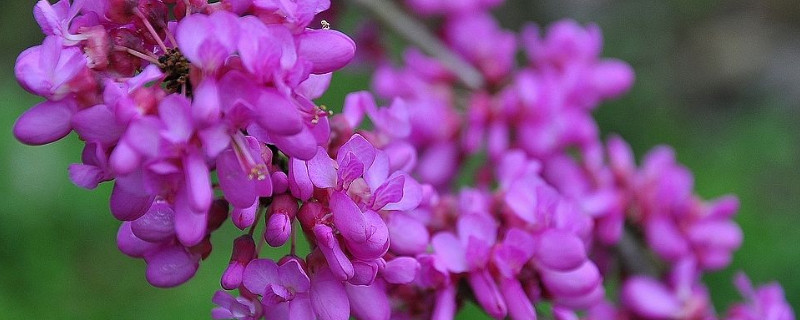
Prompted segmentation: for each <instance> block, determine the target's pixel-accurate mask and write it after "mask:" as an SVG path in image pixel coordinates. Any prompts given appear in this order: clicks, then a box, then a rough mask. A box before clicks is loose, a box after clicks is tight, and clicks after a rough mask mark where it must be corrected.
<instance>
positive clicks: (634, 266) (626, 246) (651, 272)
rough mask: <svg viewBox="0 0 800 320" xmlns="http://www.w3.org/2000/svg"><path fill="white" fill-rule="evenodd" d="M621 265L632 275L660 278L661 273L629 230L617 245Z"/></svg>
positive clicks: (624, 232)
mask: <svg viewBox="0 0 800 320" xmlns="http://www.w3.org/2000/svg"><path fill="white" fill-rule="evenodd" d="M617 253H619V259H620V263H621V264H622V267H623V268H624V270H626V271H627V272H629V273H632V274H640V275H648V276H651V277H658V276H659V275H660V274H661V272H660V271H659V267H658V266H657V265H656V264H655V262H654V261H653V260H652V258H651V257H650V256H649V255H648V254H647V251H646V249H645V248H644V247H642V244H641V243H640V242H639V241H638V240H637V239H636V237H634V236H633V235H632V234H631V233H630V231H628V230H627V229H626V230H625V231H623V233H622V238H621V239H620V240H619V243H618V244H617Z"/></svg>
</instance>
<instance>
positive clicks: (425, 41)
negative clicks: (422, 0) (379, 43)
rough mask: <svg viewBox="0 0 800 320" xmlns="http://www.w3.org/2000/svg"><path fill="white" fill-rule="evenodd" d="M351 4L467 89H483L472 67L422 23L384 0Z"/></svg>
mask: <svg viewBox="0 0 800 320" xmlns="http://www.w3.org/2000/svg"><path fill="white" fill-rule="evenodd" d="M351 1H352V2H355V3H357V4H359V5H360V6H362V7H363V8H365V9H367V11H369V13H370V14H371V15H372V16H374V17H375V18H376V19H378V20H380V21H381V22H382V23H383V24H384V25H385V26H386V27H388V28H390V29H392V30H394V32H395V33H397V34H398V35H399V36H401V37H403V38H405V39H406V40H407V41H408V42H411V43H412V44H414V45H416V46H418V47H419V48H420V49H422V50H423V51H425V52H427V53H428V54H430V55H431V56H433V57H434V58H436V59H438V60H439V61H440V62H441V63H442V64H443V65H444V66H445V67H446V68H447V69H448V70H450V71H451V72H452V73H453V74H455V76H456V77H458V79H459V81H460V82H461V83H462V84H463V85H464V86H466V87H467V88H470V89H479V88H481V87H483V85H484V83H485V80H484V78H483V75H481V73H480V72H479V71H478V70H477V69H475V67H473V66H472V65H470V64H469V63H467V62H466V61H465V60H464V59H462V58H461V57H460V56H458V55H457V54H456V53H454V52H453V51H451V50H450V49H449V48H447V46H446V45H445V44H444V43H442V42H441V41H439V39H437V38H436V37H435V36H433V34H431V33H430V32H429V31H428V30H427V29H425V27H423V24H422V22H420V21H418V20H417V19H415V18H413V17H411V16H409V15H407V14H406V13H405V12H403V11H402V10H401V9H400V8H398V7H397V5H395V4H394V3H393V2H391V1H386V0H351Z"/></svg>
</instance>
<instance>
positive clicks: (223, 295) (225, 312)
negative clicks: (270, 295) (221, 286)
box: [211, 290, 261, 320]
mask: <svg viewBox="0 0 800 320" xmlns="http://www.w3.org/2000/svg"><path fill="white" fill-rule="evenodd" d="M211 301H212V302H214V304H216V305H218V306H219V307H216V308H214V309H213V310H211V317H212V318H214V319H239V320H256V319H258V318H260V317H261V306H260V305H259V303H258V302H257V301H253V300H251V299H248V298H245V297H243V296H240V297H236V298H234V297H232V296H231V295H230V294H229V293H227V292H225V291H221V290H220V291H217V292H215V293H214V298H212V299H211Z"/></svg>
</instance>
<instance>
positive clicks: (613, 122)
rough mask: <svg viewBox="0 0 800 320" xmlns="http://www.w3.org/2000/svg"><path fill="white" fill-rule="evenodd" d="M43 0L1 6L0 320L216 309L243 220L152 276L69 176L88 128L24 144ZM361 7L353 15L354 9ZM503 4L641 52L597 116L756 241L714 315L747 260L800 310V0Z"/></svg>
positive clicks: (201, 314)
mask: <svg viewBox="0 0 800 320" xmlns="http://www.w3.org/2000/svg"><path fill="white" fill-rule="evenodd" d="M34 3H35V2H34V1H2V4H0V9H1V10H0V194H1V195H2V198H3V200H2V206H0V314H2V316H0V318H4V319H23V318H25V319H47V318H56V317H58V318H62V319H63V318H67V319H78V318H81V319H108V318H114V319H145V318H146V319H174V318H195V319H199V318H208V317H209V316H210V310H211V308H212V307H213V305H212V303H211V296H212V294H213V292H214V291H215V290H217V289H218V288H219V276H220V274H221V272H222V270H224V268H225V266H226V265H227V261H228V259H229V257H230V250H231V248H230V241H231V240H232V239H233V238H234V237H235V236H236V235H237V232H236V231H237V230H236V229H235V228H234V227H233V226H232V225H231V224H226V225H224V226H223V228H222V230H221V231H219V232H217V233H215V235H214V237H215V239H217V240H216V241H215V244H216V245H217V247H216V248H214V252H213V253H212V255H211V257H210V258H209V259H208V260H206V261H204V262H203V263H202V265H201V268H200V270H199V272H198V274H197V276H196V277H195V278H194V279H193V280H191V281H190V282H188V283H187V284H185V285H183V286H181V287H179V288H174V289H157V288H153V287H150V286H149V285H148V284H147V282H146V281H145V279H144V266H145V265H144V262H143V261H141V260H136V259H131V258H128V257H127V256H125V255H123V254H122V253H120V252H119V251H118V250H117V248H116V245H115V234H116V231H117V227H118V225H119V223H118V222H117V221H116V220H114V218H113V217H112V216H111V214H110V213H109V210H108V205H107V203H108V195H109V193H110V185H107V184H106V185H103V186H101V187H100V188H98V190H95V191H87V190H83V189H80V188H78V187H76V186H74V185H72V184H71V182H70V181H69V178H68V177H67V170H66V169H67V166H68V165H69V164H70V163H73V162H78V161H80V150H81V144H80V142H79V141H78V139H77V137H76V136H75V135H74V134H73V135H71V136H69V137H68V138H67V139H64V141H60V142H57V143H54V144H51V145H47V146H40V147H28V146H24V145H22V144H21V143H19V142H17V141H16V140H14V138H13V136H12V135H11V127H12V125H13V123H14V121H15V119H16V118H17V117H18V116H19V115H20V114H21V113H22V112H23V111H24V110H26V109H28V108H29V107H31V106H32V105H33V104H35V103H37V102H38V99H37V98H36V97H33V96H32V95H30V94H28V93H27V92H25V91H23V90H22V89H21V88H20V87H19V86H18V84H17V83H16V80H15V79H14V76H13V66H14V61H15V59H16V56H17V54H19V52H21V51H22V50H24V49H25V48H27V47H30V46H33V45H37V44H39V43H41V40H42V35H41V32H40V30H39V28H38V26H37V25H36V23H35V21H34V19H33V15H32V8H33V5H34ZM351 10H353V9H352V8H345V11H344V12H345V14H349V15H350V16H358V14H352V11H351ZM348 12H350V13H348ZM495 13H496V14H497V16H498V17H501V18H500V19H499V20H500V21H501V24H502V25H503V26H504V27H506V28H508V29H511V30H518V29H519V27H520V26H521V25H522V24H523V23H524V22H525V21H534V22H536V23H538V24H539V25H547V24H549V23H551V22H553V21H556V20H559V19H563V18H572V19H575V20H577V21H580V22H583V23H586V22H596V23H597V24H598V25H600V27H601V28H602V30H603V33H604V38H605V49H604V56H606V57H615V58H619V59H622V60H625V61H627V62H629V63H630V64H631V65H632V66H633V68H634V69H635V70H636V75H637V79H636V84H635V86H634V87H633V90H632V91H631V92H630V93H629V94H628V95H627V96H625V97H624V98H622V99H620V100H617V101H614V102H611V103H608V104H606V105H603V106H601V107H600V108H599V109H598V110H597V111H596V117H597V119H598V121H599V122H600V127H601V128H602V129H603V132H604V133H606V134H607V133H612V132H613V133H619V134H621V135H622V136H623V137H625V138H626V139H627V140H628V141H629V142H630V143H631V145H632V146H633V148H634V150H635V151H636V153H637V155H638V156H641V155H642V154H644V153H645V152H646V151H647V150H649V149H650V148H652V147H653V146H655V145H658V144H668V145H671V146H673V147H674V148H675V150H676V151H677V155H678V159H679V160H680V161H681V162H682V163H683V164H685V165H686V166H687V167H688V168H690V169H691V170H692V171H693V172H694V175H695V184H696V191H697V193H699V194H700V195H701V196H703V197H704V198H713V197H717V196H720V195H723V194H727V193H734V194H737V195H738V196H739V198H740V200H741V203H742V206H741V210H740V211H739V214H738V216H737V217H736V220H737V221H738V222H739V223H740V224H741V226H742V229H743V230H744V234H745V241H744V244H743V246H742V248H741V249H740V250H739V251H738V252H737V253H736V255H735V258H734V261H733V263H732V265H731V266H730V267H729V268H727V269H725V270H722V271H719V272H716V273H711V274H708V275H706V276H705V280H706V282H707V284H708V285H709V288H710V290H711V292H712V296H713V301H714V304H715V306H716V308H717V310H725V309H727V306H728V305H730V304H731V303H733V302H735V301H738V300H740V297H739V295H738V293H737V292H736V291H735V289H734V288H733V285H732V284H731V279H732V277H733V274H734V273H735V272H736V271H739V270H745V271H746V272H747V274H748V275H750V276H751V278H752V279H753V281H754V282H757V283H763V282H768V281H779V282H780V283H781V284H782V285H783V287H784V289H785V291H786V296H787V299H788V301H789V302H790V303H791V304H792V305H793V307H794V308H795V309H796V310H800V277H797V276H796V275H795V274H796V273H795V268H796V264H797V263H798V262H800V247H799V246H798V244H800V232H798V231H797V230H798V227H800V212H798V210H800V169H798V166H800V4H798V2H797V1H796V0H748V1H745V0H732V1H723V0H695V1H659V0H619V1H614V0H600V1H598V0H591V1H590V0H547V1H529V0H508V1H507V3H506V4H505V5H504V6H502V7H501V8H498V9H497V10H495ZM341 23H342V24H344V25H345V26H342V29H345V30H344V31H348V30H347V29H346V25H347V24H348V23H347V21H342V22H341ZM350 24H352V23H350ZM337 27H338V26H334V28H337ZM360 71H363V70H360ZM358 72H359V70H351V71H350V73H341V74H338V75H336V76H335V77H334V84H333V85H332V88H331V90H330V92H329V93H328V94H327V95H326V96H325V97H323V98H322V99H321V101H320V102H321V103H323V104H326V105H328V106H332V107H334V108H338V107H339V106H340V105H341V103H342V101H343V97H344V94H346V93H347V92H349V91H354V90H360V89H364V88H367V86H368V79H369V78H368V76H367V75H365V74H359V73H358ZM459 317H460V318H461V319H475V318H481V316H480V315H477V314H475V313H471V312H469V311H468V312H464V313H462V314H460V315H459Z"/></svg>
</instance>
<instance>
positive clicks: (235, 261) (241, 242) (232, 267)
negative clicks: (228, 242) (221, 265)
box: [220, 235, 256, 290]
mask: <svg viewBox="0 0 800 320" xmlns="http://www.w3.org/2000/svg"><path fill="white" fill-rule="evenodd" d="M255 253H256V244H255V242H254V241H253V238H252V237H250V236H249V235H243V236H241V237H238V238H236V240H234V241H233V252H232V253H231V260H230V263H229V264H228V268H227V269H225V272H224V273H223V274H222V279H221V281H220V282H221V284H222V287H223V288H225V289H226V290H233V289H236V288H238V287H239V286H240V285H241V284H242V275H243V274H244V269H245V267H247V264H248V263H249V262H250V260H253V257H254V256H255Z"/></svg>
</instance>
